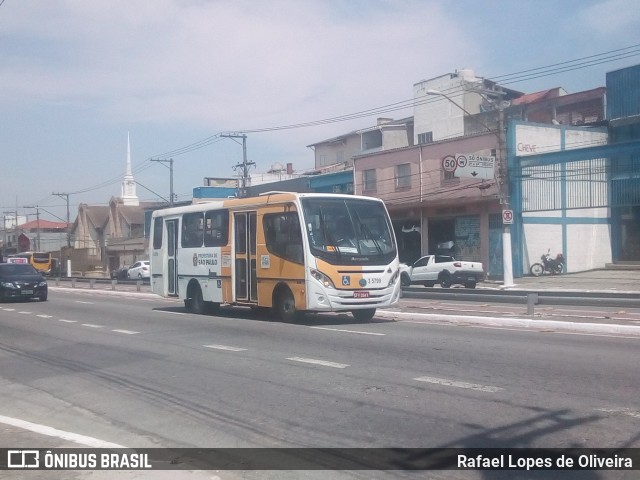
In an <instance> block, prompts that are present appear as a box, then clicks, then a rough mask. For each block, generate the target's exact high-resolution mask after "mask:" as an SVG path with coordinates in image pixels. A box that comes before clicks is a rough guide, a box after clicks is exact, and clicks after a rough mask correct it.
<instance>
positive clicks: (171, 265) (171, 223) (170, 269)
mask: <svg viewBox="0 0 640 480" xmlns="http://www.w3.org/2000/svg"><path fill="white" fill-rule="evenodd" d="M166 224H167V276H168V278H167V294H168V295H172V296H174V295H178V265H177V251H178V220H167V222H166Z"/></svg>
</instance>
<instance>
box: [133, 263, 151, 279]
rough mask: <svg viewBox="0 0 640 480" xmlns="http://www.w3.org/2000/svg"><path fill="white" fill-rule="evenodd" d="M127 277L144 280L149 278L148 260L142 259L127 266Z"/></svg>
mask: <svg viewBox="0 0 640 480" xmlns="http://www.w3.org/2000/svg"><path fill="white" fill-rule="evenodd" d="M127 277H128V278H131V279H133V280H144V279H149V278H151V271H150V270H149V261H148V260H143V261H140V262H136V263H134V264H133V265H131V268H129V270H128V271H127Z"/></svg>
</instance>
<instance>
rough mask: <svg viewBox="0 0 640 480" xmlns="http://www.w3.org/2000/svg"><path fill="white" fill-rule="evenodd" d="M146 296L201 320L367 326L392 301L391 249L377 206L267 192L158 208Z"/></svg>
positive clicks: (394, 253)
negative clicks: (349, 321)
mask: <svg viewBox="0 0 640 480" xmlns="http://www.w3.org/2000/svg"><path fill="white" fill-rule="evenodd" d="M149 250H150V252H149V253H150V255H149V257H150V261H151V288H152V291H153V292H154V293H157V294H159V295H162V296H164V297H177V298H180V299H182V300H184V304H185V307H186V308H187V310H188V311H191V312H195V313H204V312H207V311H213V310H216V309H218V308H219V307H220V305H221V304H227V305H243V306H249V307H252V308H263V307H264V308H271V309H273V310H274V311H275V312H276V314H277V315H278V316H279V317H280V318H282V319H284V320H291V319H293V318H294V317H295V316H296V314H297V313H298V312H304V311H310V312H343V311H348V312H351V313H352V314H353V316H354V317H355V318H356V319H358V320H368V319H371V318H372V317H373V316H374V315H375V312H376V309H377V308H385V307H390V306H393V305H395V304H396V303H397V302H398V301H399V298H400V275H399V262H398V250H397V246H396V241H395V236H394V233H393V229H392V225H391V220H390V219H389V214H388V212H387V209H386V207H385V205H384V203H383V202H382V200H379V199H377V198H370V197H362V196H354V195H337V194H317V193H293V192H268V193H265V194H262V195H260V196H259V197H253V198H232V199H221V200H214V201H208V202H204V203H196V204H191V205H187V206H181V207H173V208H167V209H163V210H157V211H155V212H154V213H153V216H152V227H151V238H150V242H149Z"/></svg>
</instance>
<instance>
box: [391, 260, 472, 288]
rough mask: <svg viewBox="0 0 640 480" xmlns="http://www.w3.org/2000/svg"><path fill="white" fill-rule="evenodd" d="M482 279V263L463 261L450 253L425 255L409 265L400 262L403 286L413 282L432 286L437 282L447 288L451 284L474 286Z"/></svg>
mask: <svg viewBox="0 0 640 480" xmlns="http://www.w3.org/2000/svg"><path fill="white" fill-rule="evenodd" d="M483 279H484V268H483V266H482V263H480V262H464V261H460V260H456V259H455V258H453V257H452V256H450V255H427V256H425V257H422V258H419V259H418V260H416V261H415V263H414V264H413V265H411V266H409V265H406V264H400V282H401V284H402V286H403V287H408V286H409V285H412V284H414V283H417V284H420V285H424V286H425V287H433V286H434V285H435V284H436V283H439V284H440V286H441V287H442V288H449V287H450V286H451V285H453V284H460V285H464V286H465V287H466V288H476V284H477V283H478V282H480V281H482V280H483Z"/></svg>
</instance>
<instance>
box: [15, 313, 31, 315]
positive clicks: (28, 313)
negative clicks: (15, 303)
mask: <svg viewBox="0 0 640 480" xmlns="http://www.w3.org/2000/svg"><path fill="white" fill-rule="evenodd" d="M18 313H21V314H22V315H31V312H18Z"/></svg>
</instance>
